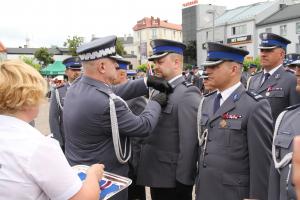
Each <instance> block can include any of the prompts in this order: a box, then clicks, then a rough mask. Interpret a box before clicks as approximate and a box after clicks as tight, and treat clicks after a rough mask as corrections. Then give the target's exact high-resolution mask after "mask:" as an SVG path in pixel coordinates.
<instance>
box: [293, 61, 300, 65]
mask: <svg viewBox="0 0 300 200" xmlns="http://www.w3.org/2000/svg"><path fill="white" fill-rule="evenodd" d="M291 65H298V66H299V65H300V60H295V61H294V62H292V63H291Z"/></svg>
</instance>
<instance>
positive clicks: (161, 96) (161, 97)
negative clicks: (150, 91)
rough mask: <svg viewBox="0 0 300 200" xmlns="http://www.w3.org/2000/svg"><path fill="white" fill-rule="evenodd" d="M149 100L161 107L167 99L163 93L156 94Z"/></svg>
mask: <svg viewBox="0 0 300 200" xmlns="http://www.w3.org/2000/svg"><path fill="white" fill-rule="evenodd" d="M151 99H152V101H156V102H157V103H159V104H160V106H161V107H164V106H166V105H167V102H168V97H167V95H166V93H164V92H160V93H158V94H157V95H155V96H153V97H152V98H151Z"/></svg>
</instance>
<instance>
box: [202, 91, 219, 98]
mask: <svg viewBox="0 0 300 200" xmlns="http://www.w3.org/2000/svg"><path fill="white" fill-rule="evenodd" d="M216 92H217V90H215V91H213V92H210V93H208V94H206V95H204V97H209V96H210V95H212V94H214V93H216Z"/></svg>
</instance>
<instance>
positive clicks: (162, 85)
mask: <svg viewBox="0 0 300 200" xmlns="http://www.w3.org/2000/svg"><path fill="white" fill-rule="evenodd" d="M147 86H148V87H153V88H154V89H156V90H158V91H160V92H165V93H167V94H169V93H172V92H173V88H172V86H171V85H170V84H169V83H168V81H166V80H165V79H163V78H160V77H157V76H150V75H149V76H148V77H147Z"/></svg>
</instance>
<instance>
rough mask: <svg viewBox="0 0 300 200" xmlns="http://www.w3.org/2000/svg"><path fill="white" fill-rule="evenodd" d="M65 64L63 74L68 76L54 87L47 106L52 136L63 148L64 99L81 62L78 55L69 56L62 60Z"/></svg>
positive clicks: (77, 74) (77, 73)
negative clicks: (48, 106)
mask: <svg viewBox="0 0 300 200" xmlns="http://www.w3.org/2000/svg"><path fill="white" fill-rule="evenodd" d="M63 64H64V65H65V66H66V71H65V74H66V75H67V77H68V82H67V83H65V84H62V85H60V86H58V87H56V88H55V89H54V90H53V91H52V93H53V94H51V100H50V108H49V125H50V131H51V133H52V134H53V137H54V138H55V139H57V140H58V142H59V144H60V146H61V148H62V149H63V151H64V149H65V136H64V130H63V119H62V118H63V114H62V113H63V106H64V99H65V96H66V93H67V91H68V88H69V87H70V85H71V84H72V82H73V81H74V80H75V79H76V78H77V77H78V76H80V73H81V62H80V59H79V57H70V58H67V59H65V60H64V61H63Z"/></svg>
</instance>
